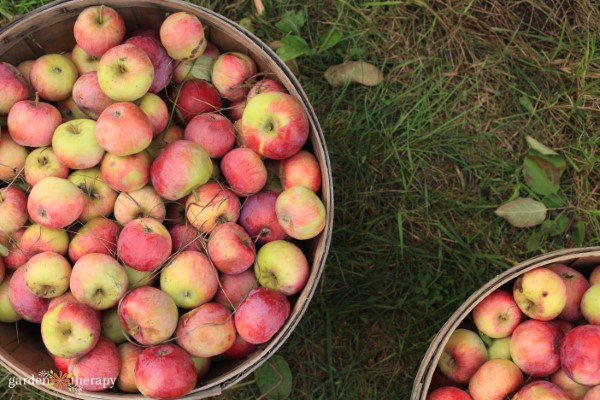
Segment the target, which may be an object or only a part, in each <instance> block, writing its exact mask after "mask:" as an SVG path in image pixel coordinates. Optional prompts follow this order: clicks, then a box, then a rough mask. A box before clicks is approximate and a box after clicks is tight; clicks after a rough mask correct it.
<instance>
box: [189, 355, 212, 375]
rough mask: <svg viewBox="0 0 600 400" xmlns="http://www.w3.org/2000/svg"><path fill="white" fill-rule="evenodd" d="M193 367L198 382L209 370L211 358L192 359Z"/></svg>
mask: <svg viewBox="0 0 600 400" xmlns="http://www.w3.org/2000/svg"><path fill="white" fill-rule="evenodd" d="M192 361H193V362H194V367H195V368H196V376H197V378H198V380H200V379H202V378H203V377H204V375H206V374H207V373H208V371H209V370H210V366H211V365H212V358H210V357H192Z"/></svg>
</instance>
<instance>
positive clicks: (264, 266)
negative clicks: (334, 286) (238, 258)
mask: <svg viewBox="0 0 600 400" xmlns="http://www.w3.org/2000/svg"><path fill="white" fill-rule="evenodd" d="M309 273H310V268H309V265H308V260H307V259H306V256H305V255H304V252H303V251H302V250H301V249H300V248H299V247H298V246H297V245H295V244H294V243H292V242H287V241H285V240H274V241H272V242H269V243H267V244H265V245H264V246H263V247H261V248H260V250H259V251H258V253H257V255H256V262H255V263H254V274H255V275H256V279H258V282H259V283H260V284H261V285H262V286H265V287H270V288H271V289H275V290H278V291H280V292H281V293H283V294H284V295H286V296H291V295H294V294H296V293H298V292H299V291H300V290H302V288H304V286H305V285H306V281H307V280H308V275H309Z"/></svg>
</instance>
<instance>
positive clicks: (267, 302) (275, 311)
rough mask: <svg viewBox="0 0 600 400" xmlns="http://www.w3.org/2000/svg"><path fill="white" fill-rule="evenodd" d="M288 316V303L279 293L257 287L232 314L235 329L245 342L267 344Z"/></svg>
mask: <svg viewBox="0 0 600 400" xmlns="http://www.w3.org/2000/svg"><path fill="white" fill-rule="evenodd" d="M289 315H290V302H289V301H288V299H287V297H285V296H284V295H283V294H281V293H280V292H278V291H276V290H274V289H271V288H267V287H258V288H256V289H252V291H250V293H249V294H248V297H246V299H245V300H244V301H243V302H242V304H240V306H239V307H238V308H237V310H236V313H235V314H234V320H235V327H236V329H237V332H238V334H239V335H240V336H241V337H242V339H244V340H245V341H247V342H249V343H252V344H262V343H266V342H268V341H269V340H270V339H271V338H272V337H273V336H274V335H275V334H276V333H277V332H278V331H279V330H280V329H281V327H282V326H283V324H284V323H285V321H286V320H287V318H288V317H289Z"/></svg>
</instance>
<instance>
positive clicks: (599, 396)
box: [583, 385, 600, 400]
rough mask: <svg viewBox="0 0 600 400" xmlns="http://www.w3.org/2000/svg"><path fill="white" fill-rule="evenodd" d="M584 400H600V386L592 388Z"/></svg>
mask: <svg viewBox="0 0 600 400" xmlns="http://www.w3.org/2000/svg"><path fill="white" fill-rule="evenodd" d="M583 400H600V385H598V386H594V387H593V388H591V389H590V390H589V391H588V392H587V393H586V394H585V396H583Z"/></svg>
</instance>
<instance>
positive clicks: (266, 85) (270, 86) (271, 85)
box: [247, 78, 286, 100]
mask: <svg viewBox="0 0 600 400" xmlns="http://www.w3.org/2000/svg"><path fill="white" fill-rule="evenodd" d="M269 92H282V93H286V90H285V88H284V87H283V85H282V84H281V83H280V82H277V81H275V80H273V79H268V78H267V79H262V80H260V81H258V82H256V83H255V84H254V85H252V87H251V88H250V91H248V96H247V97H248V100H250V99H251V98H253V97H254V96H256V95H258V94H261V93H269Z"/></svg>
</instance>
